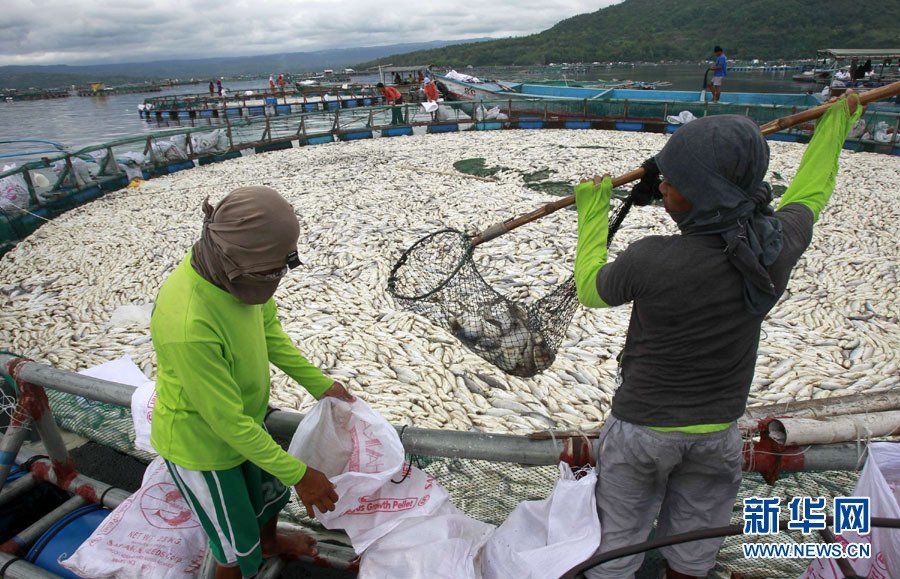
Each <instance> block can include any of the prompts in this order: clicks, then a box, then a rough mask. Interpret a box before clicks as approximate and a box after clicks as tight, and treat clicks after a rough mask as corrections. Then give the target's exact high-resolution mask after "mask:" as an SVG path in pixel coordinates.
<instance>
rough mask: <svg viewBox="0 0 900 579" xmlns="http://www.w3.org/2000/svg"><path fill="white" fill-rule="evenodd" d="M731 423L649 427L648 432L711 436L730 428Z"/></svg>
mask: <svg viewBox="0 0 900 579" xmlns="http://www.w3.org/2000/svg"><path fill="white" fill-rule="evenodd" d="M732 424H734V423H733V422H720V423H719V424H692V425H690V426H649V427H648V428H650V430H655V431H657V432H684V433H686V434H712V433H714V432H722V431H723V430H728V429H729V428H731V425H732Z"/></svg>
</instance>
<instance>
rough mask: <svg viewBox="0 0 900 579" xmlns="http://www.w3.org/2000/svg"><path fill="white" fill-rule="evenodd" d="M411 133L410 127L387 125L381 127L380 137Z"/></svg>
mask: <svg viewBox="0 0 900 579" xmlns="http://www.w3.org/2000/svg"><path fill="white" fill-rule="evenodd" d="M412 134H413V129H412V127H388V128H384V129H381V136H382V137H401V136H406V135H409V136H411V135H412Z"/></svg>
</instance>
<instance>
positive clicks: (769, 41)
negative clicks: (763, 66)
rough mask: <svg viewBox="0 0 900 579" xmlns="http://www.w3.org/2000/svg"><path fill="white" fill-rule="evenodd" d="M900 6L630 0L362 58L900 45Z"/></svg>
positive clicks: (602, 55)
mask: <svg viewBox="0 0 900 579" xmlns="http://www.w3.org/2000/svg"><path fill="white" fill-rule="evenodd" d="M890 14H894V16H889V15H890ZM898 14H900V0H828V2H822V1H821V0H716V1H709V0H625V1H624V2H622V3H621V4H616V5H613V6H608V7H606V8H602V9H600V10H597V11H596V12H591V13H588V14H580V15H578V16H574V17H572V18H567V19H566V20H563V21H561V22H559V23H558V24H556V25H555V26H553V27H552V28H549V29H547V30H545V31H543V32H540V33H538V34H532V35H530V36H522V37H516V38H504V39H501V40H492V41H488V42H477V43H467V44H460V45H455V46H451V47H446V48H438V49H430V50H423V51H417V52H409V53H406V54H403V55H391V56H388V57H387V58H384V59H380V60H377V61H374V62H367V63H366V64H365V65H360V66H371V65H373V64H378V63H383V62H392V63H394V64H412V63H430V64H433V65H436V66H454V67H459V66H465V65H468V64H471V65H473V66H486V65H513V64H515V65H532V64H549V63H551V62H595V61H600V62H604V61H632V62H633V61H660V60H692V61H698V60H702V59H704V58H706V57H707V56H709V55H710V54H711V53H712V48H713V46H714V45H716V44H719V45H721V46H722V47H724V49H725V53H726V54H727V55H728V56H730V57H735V58H741V59H749V58H762V59H777V58H785V59H791V58H812V57H814V56H815V52H816V50H817V49H820V48H889V47H894V48H896V46H895V45H897V44H898V41H897V39H898V34H900V27H898V20H897V15H898Z"/></svg>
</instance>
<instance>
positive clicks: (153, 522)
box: [60, 458, 208, 579]
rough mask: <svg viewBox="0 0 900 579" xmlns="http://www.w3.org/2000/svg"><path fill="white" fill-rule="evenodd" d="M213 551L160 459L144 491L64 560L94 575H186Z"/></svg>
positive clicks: (135, 578)
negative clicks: (207, 553)
mask: <svg viewBox="0 0 900 579" xmlns="http://www.w3.org/2000/svg"><path fill="white" fill-rule="evenodd" d="M207 549H208V541H207V538H206V534H205V533H204V532H203V528H202V527H201V526H200V521H199V520H198V519H197V517H196V516H195V515H194V514H193V512H192V511H191V509H190V507H189V506H188V504H187V502H186V501H185V500H184V498H182V496H181V493H179V492H178V489H177V488H176V487H175V483H174V482H173V481H172V478H171V475H170V474H169V471H168V469H167V468H166V465H165V462H163V459H162V458H157V459H156V460H154V461H153V462H152V463H150V466H148V467H147V470H146V471H145V472H144V481H143V483H142V484H141V488H140V490H138V491H137V492H136V493H134V494H133V495H131V496H130V497H128V498H127V499H126V500H125V501H124V502H123V503H122V504H121V505H119V506H118V507H117V508H116V510H114V511H113V512H112V513H111V514H110V515H109V516H108V517H106V520H105V521H104V522H103V524H101V525H100V526H99V527H97V530H96V531H94V533H93V534H92V535H91V536H90V537H89V538H88V540H87V541H85V542H84V543H83V544H82V545H81V546H80V547H79V548H78V549H77V550H76V551H75V553H73V554H72V556H71V557H69V558H68V559H61V560H60V564H61V565H62V566H63V567H65V568H66V569H68V570H69V571H71V572H73V573H75V574H77V575H79V576H80V577H92V578H94V579H104V578H107V577H115V578H117V579H169V578H176V577H181V578H183V577H185V576H195V575H196V574H197V572H198V571H199V570H200V565H201V564H202V562H203V558H204V557H205V556H206V551H207Z"/></svg>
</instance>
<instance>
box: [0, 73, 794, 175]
mask: <svg viewBox="0 0 900 579" xmlns="http://www.w3.org/2000/svg"><path fill="white" fill-rule="evenodd" d="M704 70H705V69H704V67H703V66H701V65H696V66H695V65H659V66H647V65H644V66H635V67H633V68H632V67H631V66H627V67H625V66H616V67H612V68H605V67H594V68H590V69H588V70H586V71H583V72H580V73H577V72H575V71H563V70H561V69H560V68H558V67H554V68H550V67H545V68H541V69H534V68H531V69H528V70H526V69H512V68H506V69H497V68H494V69H489V70H477V69H476V70H474V71H466V72H469V73H474V74H476V75H479V74H485V75H487V76H488V77H491V78H496V79H500V80H519V79H523V77H524V76H525V75H526V74H528V76H531V77H532V78H553V79H561V78H567V79H571V80H597V79H603V80H611V79H613V78H615V79H620V80H621V79H630V80H641V81H669V82H671V83H672V86H671V87H667V88H671V89H677V90H700V85H701V84H702V82H703V73H704ZM792 74H795V72H794V71H787V72H786V73H784V72H782V73H762V72H753V73H740V72H739V73H732V74H730V75H729V76H728V79H727V80H726V84H725V90H732V91H740V92H788V93H797V92H804V91H806V90H808V89H809V88H811V85H802V84H797V83H794V82H792V81H791V75H792ZM354 80H355V81H361V82H375V81H376V78H375V76H368V77H359V78H355V79H354ZM265 84H266V82H265V80H254V81H242V82H228V83H226V85H225V86H226V88H228V89H229V92H230V93H231V94H235V92H237V91H241V90H247V89H251V88H260V87H262V86H263V85H265ZM207 89H208V85H207V84H196V85H182V86H178V87H171V88H166V89H164V90H163V91H162V92H154V93H139V94H128V95H118V96H106V97H77V96H72V97H69V98H64V99H52V100H41V101H23V102H0V139H46V140H49V141H54V142H58V143H61V144H63V145H66V146H69V147H80V146H86V145H91V144H96V143H101V142H103V141H108V140H111V139H115V138H118V137H123V136H126V135H135V134H141V133H148V132H152V131H158V130H162V129H161V128H159V127H157V126H156V125H155V123H148V122H146V121H144V120H142V119H140V118H139V117H138V113H137V105H138V104H140V103H141V102H143V100H144V99H145V98H147V97H152V96H163V95H167V94H186V93H202V92H206V91H207ZM44 148H49V147H44V146H42V145H35V144H28V145H26V144H0V155H2V154H4V153H11V152H15V151H22V150H28V151H36V150H41V149H44ZM4 162H9V160H8V159H2V158H0V165H2V164H3V163H4Z"/></svg>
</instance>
